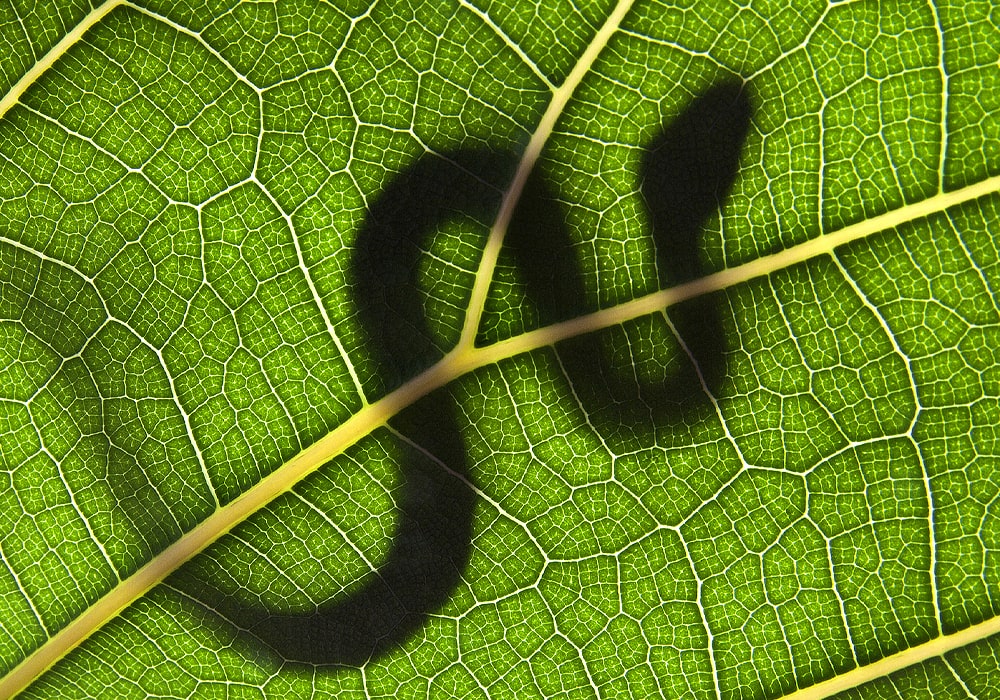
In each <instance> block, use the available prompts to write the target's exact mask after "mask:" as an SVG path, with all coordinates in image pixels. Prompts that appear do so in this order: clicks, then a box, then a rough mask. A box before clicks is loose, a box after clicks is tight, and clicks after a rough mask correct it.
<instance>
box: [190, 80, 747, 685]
mask: <svg viewBox="0 0 1000 700" xmlns="http://www.w3.org/2000/svg"><path fill="white" fill-rule="evenodd" d="M749 121H750V106H749V101H748V99H747V95H746V92H745V90H744V89H743V86H742V85H741V84H739V83H725V84H722V85H719V86H716V87H713V88H712V89H710V90H709V91H708V92H706V93H705V94H704V95H702V96H701V97H698V98H696V99H695V100H694V101H693V102H692V103H691V104H690V105H689V106H688V107H687V109H686V110H685V111H684V112H683V114H681V116H680V117H678V118H677V119H676V120H675V121H674V122H673V123H672V124H670V125H669V126H668V127H667V128H666V129H665V130H664V131H663V133H662V134H661V135H660V136H658V137H657V138H656V139H655V140H654V141H653V142H652V144H650V146H649V147H648V148H647V149H646V150H645V152H644V157H643V159H642V161H641V178H640V182H641V184H640V189H641V195H642V198H643V200H644V202H645V204H646V208H647V210H648V217H649V223H650V230H651V233H652V236H653V241H654V244H655V248H656V259H657V267H658V272H659V279H658V280H657V284H659V286H667V285H670V284H677V283H680V282H684V281H687V280H691V279H694V278H696V277H698V276H699V275H701V274H702V266H701V262H700V255H699V245H698V239H699V237H700V235H701V230H702V227H703V226H704V224H705V222H706V220H707V219H708V218H709V217H711V216H712V215H713V214H714V212H715V211H717V210H718V208H719V205H720V203H721V201H722V198H723V197H724V196H725V194H726V192H727V191H728V190H729V188H730V187H731V186H732V184H733V182H734V180H735V177H736V171H737V165H738V161H739V154H740V148H741V146H742V143H743V140H744V138H745V136H746V133H747V131H748V128H749ZM515 165H516V159H515V158H514V156H513V155H511V154H509V153H505V152H500V151H486V150H479V151H475V150H467V151H459V152H455V153H450V154H447V155H446V156H445V157H438V156H430V155H427V156H424V157H422V158H420V159H418V160H417V162H416V163H415V164H414V165H412V166H411V167H410V168H409V169H408V170H406V171H405V172H404V173H402V174H401V175H399V176H397V177H396V178H395V179H394V180H393V181H392V182H391V183H390V184H389V185H388V187H387V188H386V189H385V190H384V191H383V193H382V194H381V195H380V196H379V197H378V198H377V200H376V201H375V202H374V203H373V204H372V206H371V207H370V209H369V212H368V216H367V218H366V220H365V223H364V225H363V226H362V228H361V230H360V232H359V235H358V239H357V241H356V244H355V253H354V258H353V260H352V266H351V270H352V279H353V281H352V290H353V292H354V294H355V298H356V300H357V305H358V310H359V318H360V320H361V323H362V326H363V327H364V331H365V334H366V336H367V344H368V347H369V349H370V352H371V353H372V354H373V355H374V357H375V358H376V361H377V362H376V364H377V370H378V372H379V373H380V374H381V375H382V376H381V377H377V378H374V379H373V381H374V382H375V383H376V385H377V386H378V387H379V389H380V390H382V391H387V390H389V389H391V388H392V387H394V386H397V385H398V384H400V383H401V382H403V381H405V380H406V379H408V378H409V377H411V376H413V375H414V374H415V373H417V372H419V371H421V370H422V369H425V368H426V367H428V366H430V365H431V364H433V362H434V361H436V360H437V359H438V358H440V357H441V356H442V355H443V353H444V351H445V349H444V348H441V347H439V344H438V343H437V342H436V341H435V340H434V336H433V334H432V333H431V332H430V329H429V327H428V321H427V319H426V314H425V310H424V308H423V303H422V301H421V299H422V298H423V297H422V295H421V293H420V290H419V288H418V279H417V277H418V275H417V268H418V265H419V262H420V260H421V258H422V256H424V255H426V254H427V248H428V241H429V238H430V236H431V235H432V234H433V232H434V231H436V230H438V228H439V227H440V226H441V225H442V224H443V223H445V222H446V221H448V220H451V219H454V218H455V217H462V216H464V217H470V218H471V219H473V220H474V221H476V222H479V224H482V225H483V226H488V222H490V221H491V220H492V218H493V217H494V216H495V215H496V212H497V210H498V208H499V204H500V198H501V189H502V183H503V182H505V178H506V179H509V177H510V175H511V174H512V173H513V170H514V167H515ZM490 182H494V183H501V184H500V185H490V184H488V183H490ZM572 253H573V249H572V242H571V238H570V236H569V234H568V232H567V230H566V224H565V220H564V217H563V215H562V212H561V208H560V205H559V204H558V203H557V201H556V199H555V197H554V196H553V195H552V194H551V193H550V192H549V191H548V190H547V188H546V185H545V183H543V182H542V181H541V180H540V179H539V178H537V177H533V178H531V179H530V180H529V183H528V185H527V187H526V189H525V191H524V194H523V197H522V200H521V202H520V203H519V205H518V209H517V212H516V213H515V215H514V218H513V220H512V222H511V226H510V230H509V232H508V237H507V240H506V242H505V245H504V252H503V255H504V256H506V260H507V261H508V263H511V262H512V264H514V265H516V266H517V268H518V269H519V272H520V275H521V279H522V280H523V282H524V284H525V287H526V291H527V296H528V298H529V299H530V301H531V303H533V304H534V306H535V308H536V310H537V317H538V319H539V322H540V323H542V324H547V323H553V322H557V321H560V320H563V319H566V318H570V317H573V316H576V315H578V314H580V313H583V312H586V311H587V310H590V309H588V308H587V303H586V298H587V295H586V294H585V289H584V287H583V282H582V274H581V272H580V269H579V265H578V263H577V261H576V259H575V257H574V255H573V254H572ZM669 313H670V318H671V319H672V322H673V328H674V329H675V330H676V332H677V334H678V335H679V337H680V338H681V339H682V340H683V341H684V347H686V348H687V352H688V356H689V361H688V362H687V367H685V368H682V369H681V370H679V371H676V372H674V374H673V375H671V376H668V377H666V378H665V380H664V381H662V382H658V383H657V382H649V381H641V380H636V377H635V373H634V372H632V371H631V369H632V368H631V367H629V366H622V364H621V363H620V362H616V361H615V360H614V357H613V355H614V352H613V351H614V349H615V348H614V345H615V343H616V342H617V343H621V342H622V341H623V339H622V338H620V337H619V338H611V340H610V343H609V342H607V341H608V339H607V338H605V337H603V336H604V335H606V334H607V333H608V331H603V332H599V333H593V334H589V335H586V336H582V337H579V338H575V339H573V340H567V341H564V342H562V343H560V344H559V345H557V348H556V350H557V352H558V354H559V356H560V358H561V362H562V364H563V367H564V369H565V370H566V372H567V375H568V376H569V379H570V381H571V382H572V383H573V384H574V387H575V389H576V393H577V396H578V398H580V400H581V402H582V403H583V404H584V408H585V409H586V410H587V411H588V413H590V414H591V417H592V419H593V418H594V417H603V418H602V419H601V420H594V425H595V426H597V427H598V429H606V430H609V431H611V432H614V431H621V430H622V429H625V428H627V427H630V426H631V427H634V426H637V425H640V426H641V425H644V424H648V423H649V422H650V421H654V422H655V421H657V420H663V419H667V420H669V419H671V418H672V417H676V416H677V415H679V413H678V412H679V410H680V408H681V407H683V406H685V405H687V404H689V403H692V402H695V403H697V402H698V400H699V397H704V395H705V391H704V389H705V388H706V387H707V388H708V389H709V391H711V390H713V389H714V388H716V387H717V385H718V382H719V381H721V379H722V377H723V374H724V372H723V370H724V367H723V363H724V356H725V345H724V338H723V334H722V325H721V321H720V313H719V309H718V306H717V302H716V301H715V300H714V299H713V298H712V297H704V298H698V299H693V300H690V301H688V302H685V303H684V304H680V305H678V306H677V307H674V308H671V309H670V311H669ZM663 318H665V317H663ZM660 320H661V321H662V318H661V319H660ZM624 342H625V343H626V345H627V343H628V340H627V339H624ZM609 347H610V348H611V350H612V352H611V353H609V352H608V350H609ZM673 350H674V351H676V348H673ZM666 352H670V349H668V350H666ZM675 364H676V363H675ZM455 411H456V408H455V406H454V405H453V404H452V402H451V399H450V396H449V394H448V393H447V389H446V388H445V389H439V390H438V391H436V392H434V393H432V394H430V395H429V396H427V397H425V398H424V399H421V400H420V401H418V402H417V403H415V404H414V405H413V406H411V407H409V408H408V409H406V410H404V411H403V412H402V413H401V414H400V415H399V416H397V417H396V418H394V419H392V421H391V426H392V427H393V428H394V429H395V430H396V431H397V433H398V434H401V435H405V436H408V438H409V440H410V441H411V443H412V444H413V445H418V446H419V449H418V450H415V451H414V450H411V451H410V452H409V457H408V458H407V462H406V463H405V464H404V465H403V470H402V475H401V479H402V484H403V486H402V489H401V498H400V499H399V501H398V504H397V509H398V522H397V527H396V531H395V535H394V540H393V544H392V546H391V547H390V550H389V553H388V556H387V557H386V558H385V560H384V562H383V563H382V564H381V565H380V566H378V568H377V570H376V571H374V572H372V573H371V574H370V575H369V576H368V577H367V578H366V579H365V580H363V581H362V582H361V585H360V586H358V587H357V588H355V589H353V590H352V591H349V592H347V593H345V594H343V595H341V596H338V597H336V598H335V599H333V600H331V601H329V602H328V603H324V604H321V605H320V606H319V607H318V608H317V609H316V610H315V611H313V612H309V613H304V614H284V613H281V612H278V611H272V610H263V609H260V608H259V607H254V606H252V605H249V604H247V603H246V602H245V601H237V600H235V598H234V597H233V596H231V595H229V596H227V595H223V594H212V593H208V594H206V593H205V591H206V590H208V588H207V587H206V586H205V585H202V586H200V590H201V591H202V593H201V594H200V597H202V598H203V599H205V598H206V597H207V598H210V599H211V602H210V604H211V605H212V606H213V607H214V608H215V609H216V610H218V611H220V612H221V613H222V614H223V615H224V616H226V617H228V618H230V619H231V620H233V621H234V622H236V624H237V626H239V627H240V628H242V629H244V630H247V631H248V632H249V633H250V634H251V635H252V636H253V637H254V638H256V639H257V640H259V641H262V642H263V643H264V644H265V645H266V646H267V647H268V648H269V649H270V650H272V651H273V652H274V653H275V654H276V655H277V656H278V657H279V658H280V659H282V660H285V661H297V662H305V663H311V664H317V665H360V664H364V663H366V662H367V661H369V660H371V659H375V658H378V657H379V656H381V655H382V654H384V653H386V652H388V651H390V650H392V649H394V648H397V647H398V646H400V645H402V644H403V643H405V642H406V641H407V640H408V639H409V638H410V637H411V636H412V635H413V634H414V633H415V632H416V631H418V630H419V629H420V627H421V626H422V625H423V624H424V622H425V621H426V620H427V618H428V616H430V615H432V614H434V612H435V611H437V610H439V609H440V608H441V607H442V606H443V605H444V604H445V603H446V602H447V600H448V599H449V597H451V595H452V594H453V593H454V590H455V588H456V587H457V586H458V585H459V584H460V583H461V580H462V575H463V572H464V570H465V567H466V565H467V564H468V561H469V557H470V553H471V543H472V533H473V530H472V525H473V517H472V515H473V510H474V506H475V497H474V491H473V487H472V481H471V477H470V475H469V473H468V472H469V470H468V464H467V461H468V460H467V456H466V453H465V446H464V444H463V441H462V438H461V435H460V432H459V429H458V426H457V421H456V419H455Z"/></svg>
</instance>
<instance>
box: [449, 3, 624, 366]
mask: <svg viewBox="0 0 1000 700" xmlns="http://www.w3.org/2000/svg"><path fill="white" fill-rule="evenodd" d="M633 2H634V0H619V2H618V5H617V6H616V7H615V9H614V11H613V12H612V13H611V15H610V16H609V17H608V20H607V21H606V22H605V23H604V24H603V25H601V28H600V29H599V30H598V31H597V34H595V35H594V39H593V41H591V42H590V44H589V45H588V46H587V49H586V50H585V51H584V52H583V55H582V56H580V60H579V61H577V63H576V65H575V66H574V67H573V70H572V71H571V72H570V74H569V75H568V76H567V77H566V80H565V81H563V84H562V85H560V86H559V87H558V88H556V89H555V90H553V91H552V100H551V101H550V102H549V106H548V107H547V108H546V109H545V113H544V114H543V115H542V118H541V120H539V122H538V127H537V128H536V129H535V131H534V133H533V134H532V135H531V140H530V141H528V146H527V148H525V149H524V154H523V155H522V156H521V160H520V162H518V164H517V170H516V171H515V173H514V177H513V179H512V180H511V183H510V186H509V187H508V188H507V190H506V191H505V192H504V196H503V200H502V201H501V203H500V211H499V212H497V218H496V221H495V222H494V223H493V227H492V228H491V229H490V235H489V238H488V239H487V241H486V247H485V248H484V249H483V257H482V259H481V260H480V263H479V271H478V272H477V273H476V281H475V283H474V284H473V287H472V294H471V295H470V297H469V311H468V313H467V314H466V315H465V324H464V326H463V327H462V335H461V338H460V340H459V342H458V346H459V347H472V345H473V344H474V343H475V340H476V332H477V331H478V330H479V322H480V319H481V318H482V315H483V307H484V305H485V303H486V295H487V294H488V293H489V289H490V282H491V281H492V280H493V271H494V269H495V268H496V264H497V258H499V256H500V248H501V247H502V246H503V239H504V236H506V235H507V227H508V226H509V225H510V220H511V217H512V216H513V215H514V209H516V208H517V202H518V200H520V198H521V192H523V191H524V185H525V183H526V182H527V181H528V176H529V175H530V174H531V171H532V170H533V169H534V167H535V163H537V162H538V157H539V156H540V155H541V153H542V149H543V148H544V147H545V144H546V143H548V140H549V137H550V136H551V135H552V131H553V129H555V126H556V122H557V121H558V120H559V117H560V116H562V113H563V111H564V110H565V109H566V103H567V102H569V98H570V97H572V96H573V93H574V92H575V91H576V88H577V87H578V86H579V85H580V83H581V82H582V81H583V78H584V76H585V75H587V73H589V72H590V69H591V68H592V67H593V65H594V61H596V60H597V57H598V56H599V55H600V53H601V51H603V50H604V47H605V46H607V45H608V41H610V40H611V36H612V35H613V34H614V33H615V32H616V31H618V28H619V27H620V26H621V23H622V20H623V19H624V18H625V15H626V14H628V11H629V10H630V9H631V8H632V3H633Z"/></svg>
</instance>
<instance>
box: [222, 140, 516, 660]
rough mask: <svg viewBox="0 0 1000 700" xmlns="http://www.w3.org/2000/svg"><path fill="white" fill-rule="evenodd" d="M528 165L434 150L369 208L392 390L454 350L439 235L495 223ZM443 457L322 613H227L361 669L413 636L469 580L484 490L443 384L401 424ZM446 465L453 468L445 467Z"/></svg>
mask: <svg viewBox="0 0 1000 700" xmlns="http://www.w3.org/2000/svg"><path fill="white" fill-rule="evenodd" d="M515 164H516V160H515V158H514V156H513V155H511V154H498V153H494V152H491V151H472V150H469V151H459V152H455V153H449V154H446V155H445V156H444V157H439V156H431V155H426V156H424V157H423V158H421V159H420V160H418V161H417V162H416V163H415V164H414V165H413V166H411V167H410V168H409V169H408V170H407V171H405V172H404V173H402V174H401V175H399V176H397V177H396V178H395V179H394V180H393V181H392V182H391V183H390V184H389V186H388V187H387V188H386V189H385V190H384V192H383V193H382V194H381V195H380V196H379V197H378V199H377V200H376V201H375V202H374V203H373V205H372V206H371V208H370V209H369V211H368V215H367V217H366V220H365V223H364V225H363V226H362V228H361V230H360V232H359V234H358V238H357V240H356V242H355V253H354V257H353V258H352V263H351V286H352V290H353V294H354V298H355V299H356V300H357V305H358V312H359V317H360V320H361V323H362V326H363V327H364V330H365V333H366V335H367V337H368V341H369V343H370V347H371V349H372V351H373V353H374V354H375V356H376V357H377V358H378V368H379V372H380V374H379V376H378V377H377V379H378V380H379V382H380V386H379V387H378V390H380V391H382V392H386V391H389V390H391V389H392V388H394V387H395V386H397V385H398V384H400V383H402V382H403V381H405V380H406V379H408V378H410V377H412V376H414V375H415V374H417V373H419V372H420V371H421V370H423V369H426V368H427V367H429V366H430V365H431V364H433V363H434V362H435V361H437V360H438V359H440V357H441V356H442V355H443V351H442V349H441V348H439V347H437V346H436V345H435V343H434V340H433V336H432V334H431V332H430V330H429V328H428V325H427V321H426V318H425V313H424V309H423V306H422V304H421V301H420V299H421V293H420V290H419V289H418V280H417V270H418V265H419V262H420V258H421V256H422V255H424V254H425V251H426V250H427V248H428V247H429V238H430V236H431V235H432V234H433V233H434V232H435V231H436V230H438V229H439V227H440V226H442V225H443V224H445V223H447V222H448V221H449V220H452V219H455V218H458V217H463V216H464V217H470V218H472V219H473V220H475V221H477V222H479V223H482V224H486V225H488V222H489V221H490V220H491V219H492V218H494V217H495V215H496V212H497V209H498V208H499V205H500V198H501V189H500V187H499V186H495V187H491V186H490V185H489V184H487V182H488V181H489V179H490V178H494V179H496V180H497V181H498V182H504V181H505V180H507V179H509V176H510V173H511V172H512V171H513V168H514V166H515ZM391 424H392V426H393V427H394V428H395V429H396V430H398V431H399V432H400V433H401V434H403V435H407V436H410V437H412V438H413V439H414V442H415V443H417V444H419V445H420V447H421V448H422V449H423V450H425V451H426V453H427V454H430V455H433V456H434V459H436V460H438V462H435V461H433V460H432V459H430V458H428V457H426V456H424V455H419V454H416V453H414V452H413V451H410V454H409V458H408V461H407V463H406V464H405V466H404V468H403V473H402V475H401V478H402V488H401V491H402V496H401V498H400V500H399V503H398V523H397V526H396V533H395V536H394V538H393V543H392V546H391V548H390V551H389V553H388V555H387V556H386V558H385V561H384V563H383V564H382V565H381V566H379V567H378V570H377V571H375V572H374V573H373V574H372V575H370V576H368V577H367V578H366V579H365V580H364V581H363V582H362V583H361V585H360V587H359V588H358V589H357V590H355V591H353V592H351V593H348V594H346V595H344V596H342V597H340V598H339V599H335V600H333V601H330V602H329V603H326V604H324V605H321V606H320V608H319V609H318V610H317V611H315V612H313V613H304V614H280V613H275V612H273V611H264V610H250V609H247V607H245V606H241V605H239V604H235V603H234V602H233V601H231V600H228V601H224V602H223V603H222V604H221V605H219V604H216V607H217V608H221V609H223V610H225V614H226V615H227V616H228V617H231V618H232V619H235V620H240V621H242V622H243V623H244V625H245V626H247V627H248V628H249V631H250V632H251V633H252V634H253V635H254V636H255V637H257V638H258V639H259V640H261V641H263V642H264V643H265V644H266V645H267V646H268V647H270V648H271V649H272V650H273V651H274V652H275V653H277V655H278V656H280V657H281V658H282V659H284V660H286V661H296V662H304V663H311V664H317V665H351V666H357V665H361V664H364V663H366V662H367V661H369V660H371V659H375V658H378V657H379V656H380V655H382V654H384V653H385V652H387V651H389V650H391V649H392V648H394V647H396V646H399V645H400V644H402V643H404V642H405V641H406V640H407V639H408V638H409V637H410V636H411V635H412V634H413V633H414V632H416V631H417V630H418V629H419V628H420V627H421V626H422V625H423V624H424V622H425V621H426V619H427V616H428V615H430V614H432V613H433V612H434V611H436V610H437V609H439V608H440V607H441V606H442V605H443V604H444V603H445V602H447V600H448V598H449V597H450V596H451V595H452V594H453V592H454V590H455V588H456V587H457V586H458V585H459V583H460V582H461V577H462V572H463V571H464V570H465V567H466V565H467V564H468V561H469V556H470V554H471V548H472V524H473V517H472V516H473V509H474V507H475V493H474V491H473V489H472V488H470V485H469V483H468V481H469V479H470V477H469V473H468V465H467V460H466V454H465V445H464V443H463V442H462V437H461V433H460V431H459V429H458V425H457V423H456V421H455V419H454V407H453V406H452V403H451V398H450V396H449V395H448V394H447V391H446V390H444V389H442V390H438V391H436V392H433V393H432V394H430V395H428V396H426V397H424V398H423V399H421V400H420V401H418V402H417V403H415V404H414V405H412V406H410V407H409V408H407V409H406V410H405V411H403V412H401V413H400V414H399V415H398V416H397V417H395V418H394V419H393V420H392V421H391ZM442 464H443V465H445V467H447V468H443V467H442Z"/></svg>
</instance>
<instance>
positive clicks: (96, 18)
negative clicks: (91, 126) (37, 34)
mask: <svg viewBox="0 0 1000 700" xmlns="http://www.w3.org/2000/svg"><path fill="white" fill-rule="evenodd" d="M123 3H124V0H107V1H106V2H104V3H102V4H100V5H98V6H97V7H95V8H94V9H93V10H91V11H90V13H89V14H88V15H87V16H86V17H84V18H83V19H82V20H81V21H80V23H79V24H78V25H76V26H75V27H73V30H72V31H71V32H69V33H68V34H66V36H64V37H63V38H62V39H60V40H59V42H58V43H57V44H56V45H55V46H53V47H52V48H51V49H49V50H48V52H46V54H45V55H44V56H42V58H41V59H40V60H39V61H38V62H37V63H35V65H33V66H32V67H31V70H29V71H28V72H27V73H25V74H24V75H23V76H21V79H20V80H18V81H17V82H16V83H14V85H13V87H11V89H10V90H8V91H7V94H6V95H4V96H3V98H2V99H0V119H3V117H4V115H5V114H7V112H9V111H10V108H11V107H13V106H14V105H16V104H17V103H18V101H19V100H20V99H21V96H22V95H24V93H25V92H26V91H27V90H28V88H30V87H31V86H32V85H34V84H35V81H37V80H38V79H39V78H40V77H41V76H42V74H43V73H44V72H45V71H47V70H48V69H49V68H51V67H52V65H53V64H54V63H55V62H56V61H58V60H59V59H60V58H61V57H62V56H63V54H65V53H66V52H67V51H69V49H70V48H71V47H72V46H74V45H75V44H76V42H78V41H80V39H81V38H82V37H83V35H84V34H86V33H87V32H88V31H89V30H90V28H91V27H93V26H94V25H95V24H97V23H98V22H100V21H101V20H102V19H104V18H105V17H106V16H107V15H108V13H109V12H111V11H112V10H113V9H115V8H116V7H118V6H119V5H121V4H123Z"/></svg>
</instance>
